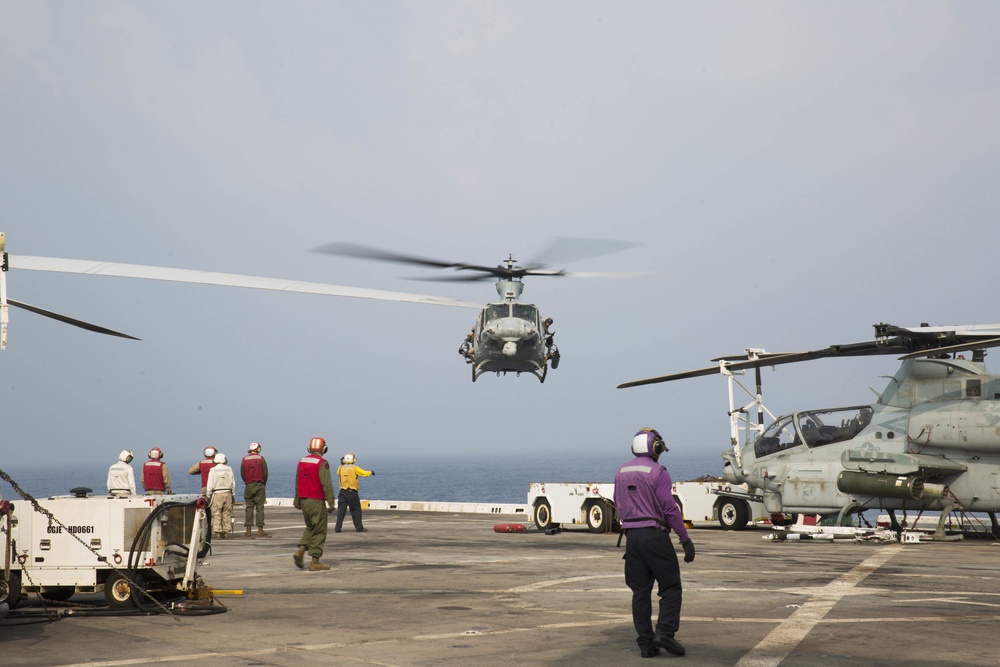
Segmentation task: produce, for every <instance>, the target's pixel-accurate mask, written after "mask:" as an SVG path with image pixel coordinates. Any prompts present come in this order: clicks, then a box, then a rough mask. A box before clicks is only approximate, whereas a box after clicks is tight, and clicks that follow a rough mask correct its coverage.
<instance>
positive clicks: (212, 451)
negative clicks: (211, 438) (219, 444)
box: [188, 445, 219, 495]
mask: <svg viewBox="0 0 1000 667" xmlns="http://www.w3.org/2000/svg"><path fill="white" fill-rule="evenodd" d="M203 453H204V454H205V458H203V459H202V460H201V461H198V462H197V463H195V464H194V465H193V466H191V467H190V468H188V474H189V475H201V495H205V487H206V486H208V471H209V470H211V469H212V466H214V465H215V455H216V454H218V453H219V450H217V449H216V448H215V447H212V446H211V445H209V446H208V447H206V448H205V451H204V452H203Z"/></svg>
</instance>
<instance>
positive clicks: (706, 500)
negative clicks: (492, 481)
mask: <svg viewBox="0 0 1000 667" xmlns="http://www.w3.org/2000/svg"><path fill="white" fill-rule="evenodd" d="M672 488H673V494H674V500H676V501H677V505H678V506H679V507H680V508H681V513H682V515H683V516H684V521H685V522H688V523H690V524H691V525H692V526H694V527H699V526H706V525H720V526H722V527H723V528H725V529H726V530H742V529H743V528H745V527H746V525H747V524H748V523H758V522H766V521H769V517H768V515H767V513H766V512H765V511H764V506H763V504H762V503H761V502H760V497H759V496H758V495H756V494H754V493H752V492H751V491H750V489H749V488H748V487H747V486H746V485H737V484H730V483H728V482H726V481H724V480H722V479H715V480H709V481H705V480H697V481H692V482H674V484H673V487H672ZM614 497H615V485H614V483H612V482H603V483H598V482H586V483H576V482H532V483H531V485H530V486H529V489H528V505H529V506H531V512H532V518H533V519H534V522H535V526H537V527H538V529H539V530H549V529H552V528H557V527H559V526H560V525H561V524H570V525H573V524H577V525H583V524H586V525H587V528H589V529H590V531H591V532H592V533H609V532H611V531H613V530H617V529H618V513H617V510H616V508H615V503H614Z"/></svg>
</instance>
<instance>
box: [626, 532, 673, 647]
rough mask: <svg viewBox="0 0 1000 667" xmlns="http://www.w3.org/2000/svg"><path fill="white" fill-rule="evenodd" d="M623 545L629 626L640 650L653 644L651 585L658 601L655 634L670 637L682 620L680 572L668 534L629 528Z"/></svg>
mask: <svg viewBox="0 0 1000 667" xmlns="http://www.w3.org/2000/svg"><path fill="white" fill-rule="evenodd" d="M626 540H627V541H626V543H625V583H626V584H627V585H628V587H629V588H631V589H632V624H633V625H635V631H636V632H637V633H638V635H639V636H638V637H636V640H635V641H636V643H637V644H638V645H639V648H650V647H651V646H652V645H653V623H652V621H651V620H650V619H651V617H652V614H653V603H652V594H653V584H654V583H655V584H657V586H658V588H657V591H656V594H657V595H658V596H659V598H660V608H659V614H658V615H657V619H656V634H657V635H663V636H667V637H673V636H674V633H675V632H677V628H678V627H679V626H680V621H681V570H680V564H679V563H678V561H677V552H676V551H674V545H673V543H672V542H671V541H670V533H668V532H666V531H663V530H660V529H659V528H630V529H629V530H628V533H627V535H626Z"/></svg>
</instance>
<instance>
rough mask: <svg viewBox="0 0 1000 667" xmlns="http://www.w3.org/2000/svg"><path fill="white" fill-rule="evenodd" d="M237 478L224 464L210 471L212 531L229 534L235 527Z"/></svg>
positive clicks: (207, 486)
mask: <svg viewBox="0 0 1000 667" xmlns="http://www.w3.org/2000/svg"><path fill="white" fill-rule="evenodd" d="M235 491H236V478H235V477H234V476H233V469H232V468H230V467H229V466H227V465H226V464H224V463H217V464H215V465H214V466H212V469H211V470H209V471H208V479H207V480H206V492H207V494H208V502H209V504H210V505H211V508H212V531H213V532H216V533H225V534H229V529H230V528H232V525H233V493H234V492H235Z"/></svg>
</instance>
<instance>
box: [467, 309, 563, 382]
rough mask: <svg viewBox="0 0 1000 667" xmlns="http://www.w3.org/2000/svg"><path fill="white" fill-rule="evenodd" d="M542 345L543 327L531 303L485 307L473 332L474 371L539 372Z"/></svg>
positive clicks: (543, 357) (541, 364)
mask: <svg viewBox="0 0 1000 667" xmlns="http://www.w3.org/2000/svg"><path fill="white" fill-rule="evenodd" d="M544 343H545V341H544V336H543V325H542V322H541V319H540V317H539V314H538V308H536V307H535V306H534V305H533V304H530V303H522V302H519V301H506V302H503V303H491V304H488V305H487V306H486V308H484V309H483V310H482V312H480V313H479V317H478V318H477V319H476V325H475V327H474V329H473V364H474V372H477V373H488V372H503V373H509V372H513V373H522V372H528V373H539V372H542V369H544V368H545V365H546V358H545V354H546V351H545V344H544Z"/></svg>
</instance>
